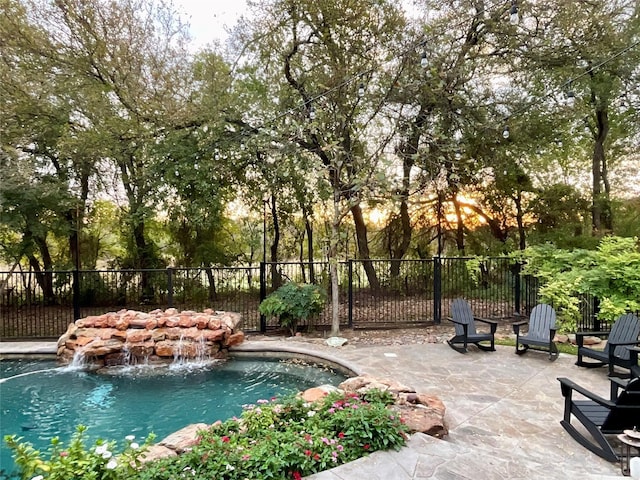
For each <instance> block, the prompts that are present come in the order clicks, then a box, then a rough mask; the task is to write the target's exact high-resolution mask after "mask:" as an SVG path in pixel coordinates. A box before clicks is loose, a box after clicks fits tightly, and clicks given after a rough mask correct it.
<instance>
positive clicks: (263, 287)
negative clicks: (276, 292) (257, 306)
mask: <svg viewBox="0 0 640 480" xmlns="http://www.w3.org/2000/svg"><path fill="white" fill-rule="evenodd" d="M266 297H267V263H266V262H264V261H262V262H260V303H262V301H263V300H264V299H265V298H266ZM266 331H267V318H266V317H265V316H264V315H262V314H260V333H266Z"/></svg>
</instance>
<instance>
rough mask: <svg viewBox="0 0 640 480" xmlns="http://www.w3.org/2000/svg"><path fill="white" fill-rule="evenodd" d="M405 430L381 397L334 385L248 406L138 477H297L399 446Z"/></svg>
mask: <svg viewBox="0 0 640 480" xmlns="http://www.w3.org/2000/svg"><path fill="white" fill-rule="evenodd" d="M371 397H372V398H381V399H382V398H385V399H386V397H385V396H384V395H381V394H377V395H376V394H375V393H374V394H372V395H371ZM405 435H406V427H405V425H404V424H403V423H402V421H401V419H400V418H399V417H398V416H397V415H396V414H395V413H394V412H392V411H391V410H389V409H387V407H386V403H385V402H380V401H377V400H374V401H372V402H368V401H366V400H364V399H363V398H361V397H360V396H358V395H356V394H343V393H332V394H329V395H327V396H326V397H324V398H323V399H322V400H321V401H319V402H316V403H306V402H304V400H302V399H301V398H299V397H287V398H285V399H283V400H282V401H275V400H270V401H267V400H261V401H258V403H257V404H256V405H249V406H246V407H245V408H244V411H243V413H242V415H241V417H240V418H233V419H230V420H227V421H226V422H224V423H222V422H218V423H216V424H214V425H213V426H212V427H211V428H210V429H208V430H206V431H202V432H200V441H199V443H198V444H197V445H196V446H195V447H194V448H193V449H192V450H191V451H189V452H186V453H184V454H183V455H181V456H180V457H175V458H169V459H164V460H159V461H156V462H153V463H152V464H149V465H147V466H145V468H144V469H142V470H141V471H140V472H139V474H138V476H137V477H135V478H136V479H137V480H152V479H153V480H169V479H173V478H221V479H222V478H223V479H225V480H242V479H247V478H249V479H264V478H278V479H295V478H301V477H303V476H307V475H311V474H313V473H317V472H320V471H323V470H326V469H329V468H333V467H335V466H337V465H340V464H342V463H345V462H350V461H353V460H355V459H357V458H360V457H362V456H365V455H367V454H369V453H370V452H374V451H376V450H382V449H398V448H400V447H401V446H402V445H404V443H405Z"/></svg>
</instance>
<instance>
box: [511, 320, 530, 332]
mask: <svg viewBox="0 0 640 480" xmlns="http://www.w3.org/2000/svg"><path fill="white" fill-rule="evenodd" d="M528 323H529V322H528V321H526V320H521V321H520V322H514V323H512V324H511V326H512V327H513V333H515V334H516V335H518V334H519V333H520V327H522V326H523V325H527V324H528Z"/></svg>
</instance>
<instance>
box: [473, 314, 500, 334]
mask: <svg viewBox="0 0 640 480" xmlns="http://www.w3.org/2000/svg"><path fill="white" fill-rule="evenodd" d="M473 319H474V320H477V321H479V322H482V323H486V324H487V325H489V326H490V327H491V334H494V333H496V330H497V329H498V322H497V321H496V320H489V319H488V318H479V317H473Z"/></svg>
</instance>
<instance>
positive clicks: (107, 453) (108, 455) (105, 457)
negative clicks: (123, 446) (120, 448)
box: [102, 450, 113, 460]
mask: <svg viewBox="0 0 640 480" xmlns="http://www.w3.org/2000/svg"><path fill="white" fill-rule="evenodd" d="M112 456H113V453H111V452H110V451H109V450H107V451H106V452H104V453H103V454H102V458H104V459H105V460H106V459H107V458H111V457H112Z"/></svg>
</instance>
